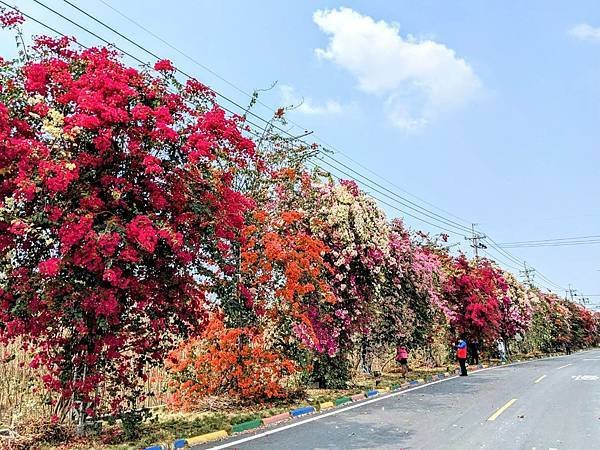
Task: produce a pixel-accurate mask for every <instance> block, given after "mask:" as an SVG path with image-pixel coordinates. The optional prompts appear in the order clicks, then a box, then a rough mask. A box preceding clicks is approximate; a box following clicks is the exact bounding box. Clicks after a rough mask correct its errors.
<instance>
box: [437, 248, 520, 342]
mask: <svg viewBox="0 0 600 450" xmlns="http://www.w3.org/2000/svg"><path fill="white" fill-rule="evenodd" d="M447 269H448V274H447V276H446V282H445V284H444V296H445V299H446V301H447V305H448V310H447V314H448V320H449V322H450V325H451V327H452V328H453V329H454V331H455V334H457V335H458V336H461V337H463V338H467V339H473V338H476V339H479V340H480V341H483V342H491V341H494V340H496V339H498V338H499V337H500V326H501V325H500V324H501V320H502V314H501V311H500V302H502V301H504V298H505V297H506V296H507V291H508V286H507V284H506V282H505V281H504V278H503V277H502V272H501V271H500V270H499V269H497V268H496V267H495V266H494V265H493V264H492V263H491V262H490V261H489V260H487V259H479V260H475V261H469V260H468V259H467V258H466V257H465V256H464V255H460V256H459V257H458V258H456V259H454V260H453V261H452V264H451V265H450V267H449V268H447Z"/></svg>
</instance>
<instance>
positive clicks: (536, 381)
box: [534, 375, 546, 383]
mask: <svg viewBox="0 0 600 450" xmlns="http://www.w3.org/2000/svg"><path fill="white" fill-rule="evenodd" d="M544 378H546V375H542V376H541V377H539V378H538V379H537V380H535V381H534V383H539V382H540V381H542V380H543V379H544Z"/></svg>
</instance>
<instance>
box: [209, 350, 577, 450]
mask: <svg viewBox="0 0 600 450" xmlns="http://www.w3.org/2000/svg"><path fill="white" fill-rule="evenodd" d="M564 356H568V355H559V356H556V357H544V358H536V359H535V360H536V361H539V360H548V359H555V358H562V357H564ZM533 361H534V360H531V361H523V362H513V363H509V364H505V365H504V366H505V367H506V366H519V365H521V364H526V363H528V362H533ZM496 367H498V366H493V367H486V368H484V369H483V371H486V370H493V369H495V368H496ZM454 378H455V377H447V378H446V379H444V380H438V381H434V382H433V383H431V384H437V383H442V382H444V381H449V380H451V379H454ZM404 385H408V383H405V384H404ZM404 385H402V386H404ZM427 386H429V385H427V384H424V385H422V386H416V387H411V389H408V390H407V391H398V392H394V393H392V394H390V395H389V396H384V397H377V398H372V399H369V400H366V401H364V402H362V403H356V404H354V405H349V406H347V407H345V408H337V409H334V410H333V411H329V412H326V413H323V414H319V415H315V416H312V417H309V418H307V419H304V420H301V421H298V422H293V423H290V424H288V425H284V426H281V427H279V428H274V429H271V430H265V431H263V432H262V433H258V434H256V435H253V436H248V437H245V438H240V439H238V440H235V441H232V442H228V443H226V444H221V445H217V446H215V447H211V449H212V450H223V449H227V448H231V447H232V446H235V445H237V444H242V443H244V442H249V441H253V440H256V439H260V438H263V437H266V436H270V435H273V434H275V433H279V432H281V431H285V430H287V429H290V428H295V427H298V426H301V425H304V424H307V423H310V422H314V421H316V420H320V419H323V418H325V417H329V416H334V415H336V414H340V413H342V412H348V411H350V410H351V409H355V408H360V407H362V406H365V405H368V404H371V403H375V402H378V401H381V400H385V399H390V398H392V397H398V396H400V395H406V394H407V393H408V392H412V391H416V390H419V389H422V388H424V387H427ZM343 398H344V397H342V398H340V399H338V400H341V399H343ZM336 402H337V400H336ZM273 417H275V416H273ZM288 418H289V417H288ZM263 422H264V419H263Z"/></svg>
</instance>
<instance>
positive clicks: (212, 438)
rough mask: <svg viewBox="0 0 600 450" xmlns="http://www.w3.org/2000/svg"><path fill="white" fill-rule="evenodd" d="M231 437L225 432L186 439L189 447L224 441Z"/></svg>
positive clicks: (214, 432) (215, 432)
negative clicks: (219, 440) (218, 440)
mask: <svg viewBox="0 0 600 450" xmlns="http://www.w3.org/2000/svg"><path fill="white" fill-rule="evenodd" d="M228 436H229V433H227V431H225V430H219V431H213V432H212V433H206V434H201V435H200V436H194V437H192V438H189V439H186V442H187V445H188V446H192V445H197V444H204V443H206V442H210V441H216V440H217V439H223V438H226V437H228Z"/></svg>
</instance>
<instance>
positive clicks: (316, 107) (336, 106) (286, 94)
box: [279, 84, 343, 115]
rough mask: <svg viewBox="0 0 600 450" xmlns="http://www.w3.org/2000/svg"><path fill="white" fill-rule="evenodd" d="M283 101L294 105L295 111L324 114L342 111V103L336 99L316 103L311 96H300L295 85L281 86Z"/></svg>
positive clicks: (287, 104)
mask: <svg viewBox="0 0 600 450" xmlns="http://www.w3.org/2000/svg"><path fill="white" fill-rule="evenodd" d="M279 92H280V93H281V101H282V102H283V104H284V105H285V106H294V107H295V109H294V111H298V112H301V113H304V114H312V115H322V114H339V113H341V112H342V110H343V108H342V105H341V104H340V103H338V102H336V101H335V100H327V101H326V102H325V103H323V104H316V103H314V101H313V100H312V99H311V98H309V97H300V96H299V95H298V94H297V93H296V90H295V89H294V88H293V86H290V85H287V84H282V85H280V86H279Z"/></svg>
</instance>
